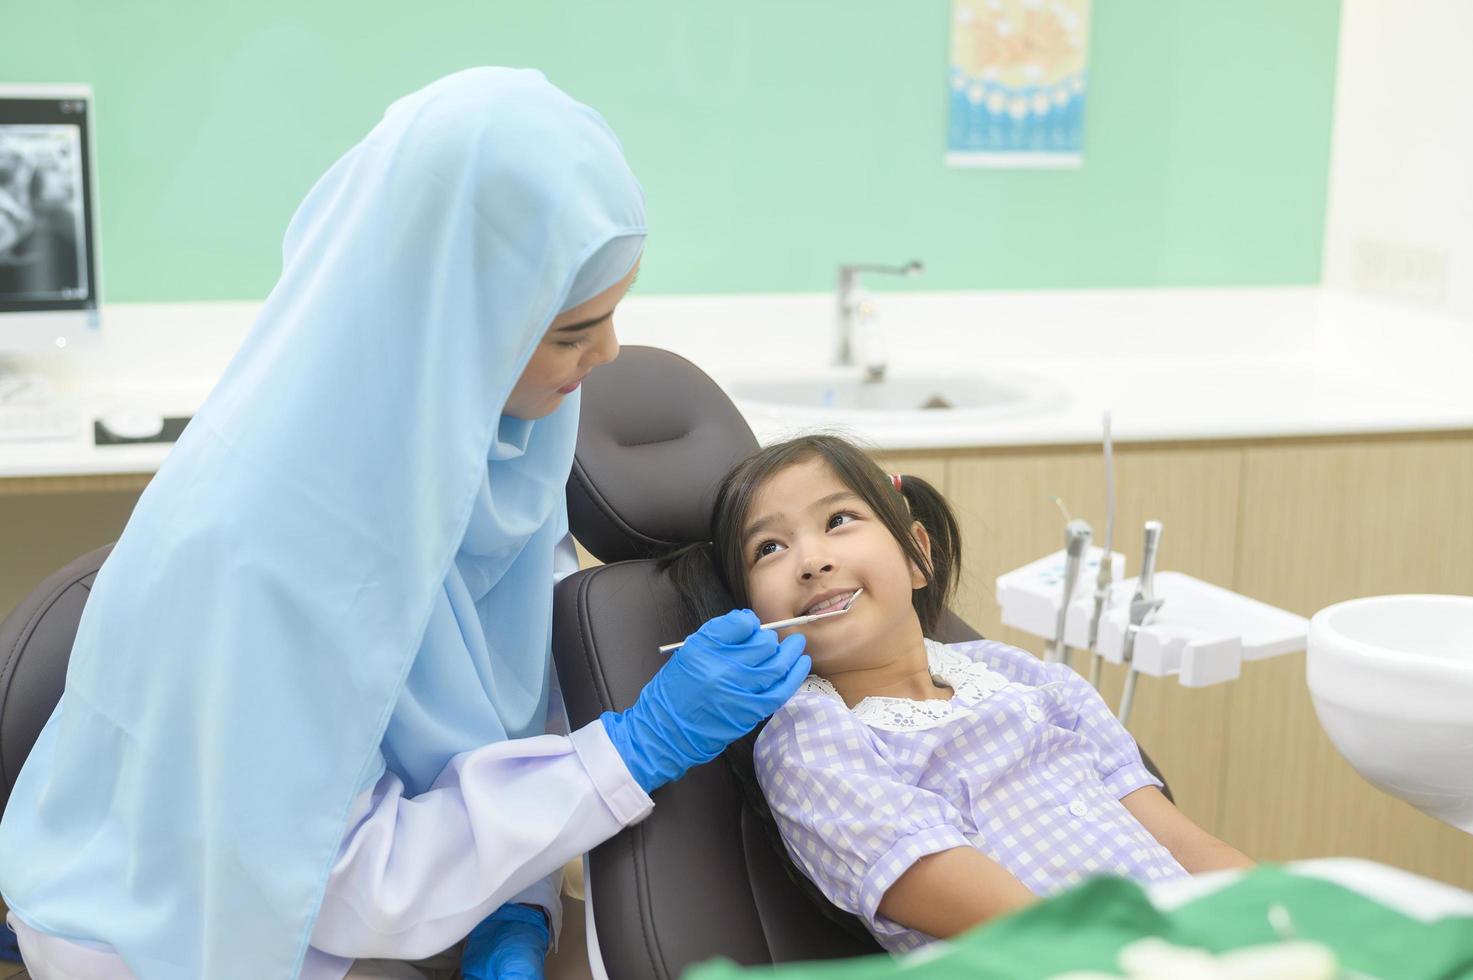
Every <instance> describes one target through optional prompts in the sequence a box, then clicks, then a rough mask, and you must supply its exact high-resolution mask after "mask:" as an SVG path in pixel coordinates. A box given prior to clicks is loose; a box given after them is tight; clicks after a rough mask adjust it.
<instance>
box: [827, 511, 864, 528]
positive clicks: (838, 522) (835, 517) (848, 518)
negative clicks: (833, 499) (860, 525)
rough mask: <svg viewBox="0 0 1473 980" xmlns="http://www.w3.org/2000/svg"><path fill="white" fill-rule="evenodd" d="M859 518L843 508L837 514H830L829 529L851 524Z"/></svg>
mask: <svg viewBox="0 0 1473 980" xmlns="http://www.w3.org/2000/svg"><path fill="white" fill-rule="evenodd" d="M857 520H859V518H857V517H855V516H854V515H853V514H851V513H849V512H848V511H844V510H841V511H839V512H838V513H837V514H831V515H829V523H828V529H829V530H830V531H832V530H833V529H834V528H836V527H842V526H843V525H845V524H849V523H852V522H853V521H857Z"/></svg>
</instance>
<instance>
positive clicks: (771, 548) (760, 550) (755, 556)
mask: <svg viewBox="0 0 1473 980" xmlns="http://www.w3.org/2000/svg"><path fill="white" fill-rule="evenodd" d="M781 547H782V545H780V544H778V543H777V542H776V541H764V542H762V543H761V544H759V545H758V546H757V548H756V550H754V551H753V552H752V560H753V561H757V560H759V559H762V558H766V557H767V556H768V555H771V554H776V553H777V550H778V549H779V548H781Z"/></svg>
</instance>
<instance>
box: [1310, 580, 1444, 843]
mask: <svg viewBox="0 0 1473 980" xmlns="http://www.w3.org/2000/svg"><path fill="white" fill-rule="evenodd" d="M1308 646H1309V650H1308V654H1307V656H1306V659H1305V665H1306V666H1305V669H1306V675H1307V680H1308V683H1309V693H1310V696H1311V698H1312V699H1313V701H1314V708H1315V712H1316V713H1317V714H1318V715H1319V718H1320V724H1321V725H1323V726H1324V729H1325V734H1327V735H1329V737H1330V741H1331V742H1333V743H1335V747H1336V748H1337V749H1339V750H1340V754H1341V755H1343V756H1344V757H1345V760H1346V761H1347V762H1349V763H1350V764H1351V765H1352V766H1353V767H1355V770H1356V772H1358V773H1360V774H1361V775H1362V776H1364V777H1365V778H1366V779H1367V780H1369V781H1370V782H1371V783H1373V784H1374V785H1375V786H1377V787H1378V788H1380V789H1382V790H1385V791H1386V792H1387V793H1390V794H1392V795H1393V796H1399V797H1401V798H1402V799H1404V800H1406V801H1407V802H1408V803H1410V804H1412V805H1413V806H1415V807H1418V808H1419V809H1421V810H1423V811H1425V812H1426V813H1428V814H1430V815H1432V816H1434V817H1437V818H1438V819H1439V820H1443V821H1446V822H1447V823H1450V824H1452V825H1453V826H1454V827H1457V828H1459V829H1461V830H1465V831H1468V832H1469V833H1473V596H1454V595H1389V596H1373V597H1371V598H1369V599H1353V600H1351V601H1350V602H1342V603H1339V604H1338V605H1334V606H1330V607H1329V608H1327V609H1322V610H1320V612H1319V613H1317V614H1316V615H1315V617H1314V618H1313V619H1312V620H1311V621H1310V624H1309V644H1308Z"/></svg>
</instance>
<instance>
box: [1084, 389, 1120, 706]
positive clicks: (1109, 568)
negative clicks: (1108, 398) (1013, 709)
mask: <svg viewBox="0 0 1473 980" xmlns="http://www.w3.org/2000/svg"><path fill="white" fill-rule="evenodd" d="M1102 422H1103V426H1104V436H1103V438H1102V442H1103V443H1104V447H1105V549H1104V554H1103V555H1101V556H1100V573H1099V575H1097V576H1095V607H1094V610H1093V612H1092V613H1091V614H1090V617H1089V652H1090V664H1089V682H1090V684H1091V685H1092V686H1094V687H1095V688H1096V689H1098V688H1099V686H1100V663H1101V661H1102V660H1103V658H1102V657H1101V656H1100V655H1099V653H1098V652H1097V651H1096V650H1095V647H1096V645H1098V644H1099V642H1100V618H1101V617H1102V616H1104V615H1105V604H1106V603H1107V602H1109V601H1110V584H1111V582H1112V581H1113V580H1114V578H1115V569H1114V562H1113V561H1112V560H1111V557H1110V556H1111V555H1112V554H1113V552H1114V549H1115V452H1114V448H1115V447H1114V440H1113V439H1111V437H1110V413H1109V412H1106V413H1105V415H1104V418H1103V419H1102Z"/></svg>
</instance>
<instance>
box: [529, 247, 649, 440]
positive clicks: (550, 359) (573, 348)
mask: <svg viewBox="0 0 1473 980" xmlns="http://www.w3.org/2000/svg"><path fill="white" fill-rule="evenodd" d="M638 273H639V263H638V262H636V263H634V268H633V269H630V270H629V275H627V276H625V277H624V278H623V279H621V280H620V281H619V282H617V283H616V284H614V286H612V287H611V288H609V289H607V290H605V291H604V292H602V293H599V294H598V295H597V296H595V297H593V299H591V300H589V301H588V302H586V303H583V304H580V305H578V306H575V307H573V308H572V309H570V310H568V311H566V312H565V313H561V314H559V315H558V318H557V319H556V320H553V321H552V326H551V327H549V328H548V330H547V333H546V335H544V336H543V338H542V340H541V341H540V342H539V343H538V344H537V349H536V350H535V351H533V352H532V359H531V360H530V361H528V362H527V368H526V370H524V371H523V372H522V376H521V377H520V378H518V379H517V384H516V387H515V388H513V389H512V391H511V394H510V395H509V396H507V399H506V407H505V408H504V409H503V411H504V412H505V413H506V414H507V415H510V416H512V417H513V418H519V419H540V418H542V417H543V416H546V415H551V414H552V413H553V412H555V411H557V407H558V406H559V405H561V404H562V403H563V399H564V398H566V397H567V396H568V395H571V394H572V393H573V392H574V391H576V390H577V389H578V386H579V385H580V384H582V383H583V379H584V378H585V377H587V376H588V372H589V371H592V370H593V369H594V368H595V367H597V366H598V365H600V364H607V363H608V362H609V361H612V360H613V359H614V358H616V357H618V356H619V340H618V338H617V337H615V336H614V307H615V306H618V305H619V301H620V300H622V299H623V298H624V294H625V293H627V292H629V287H630V286H632V285H633V284H634V277H635V276H636V275H637V274H638Z"/></svg>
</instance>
